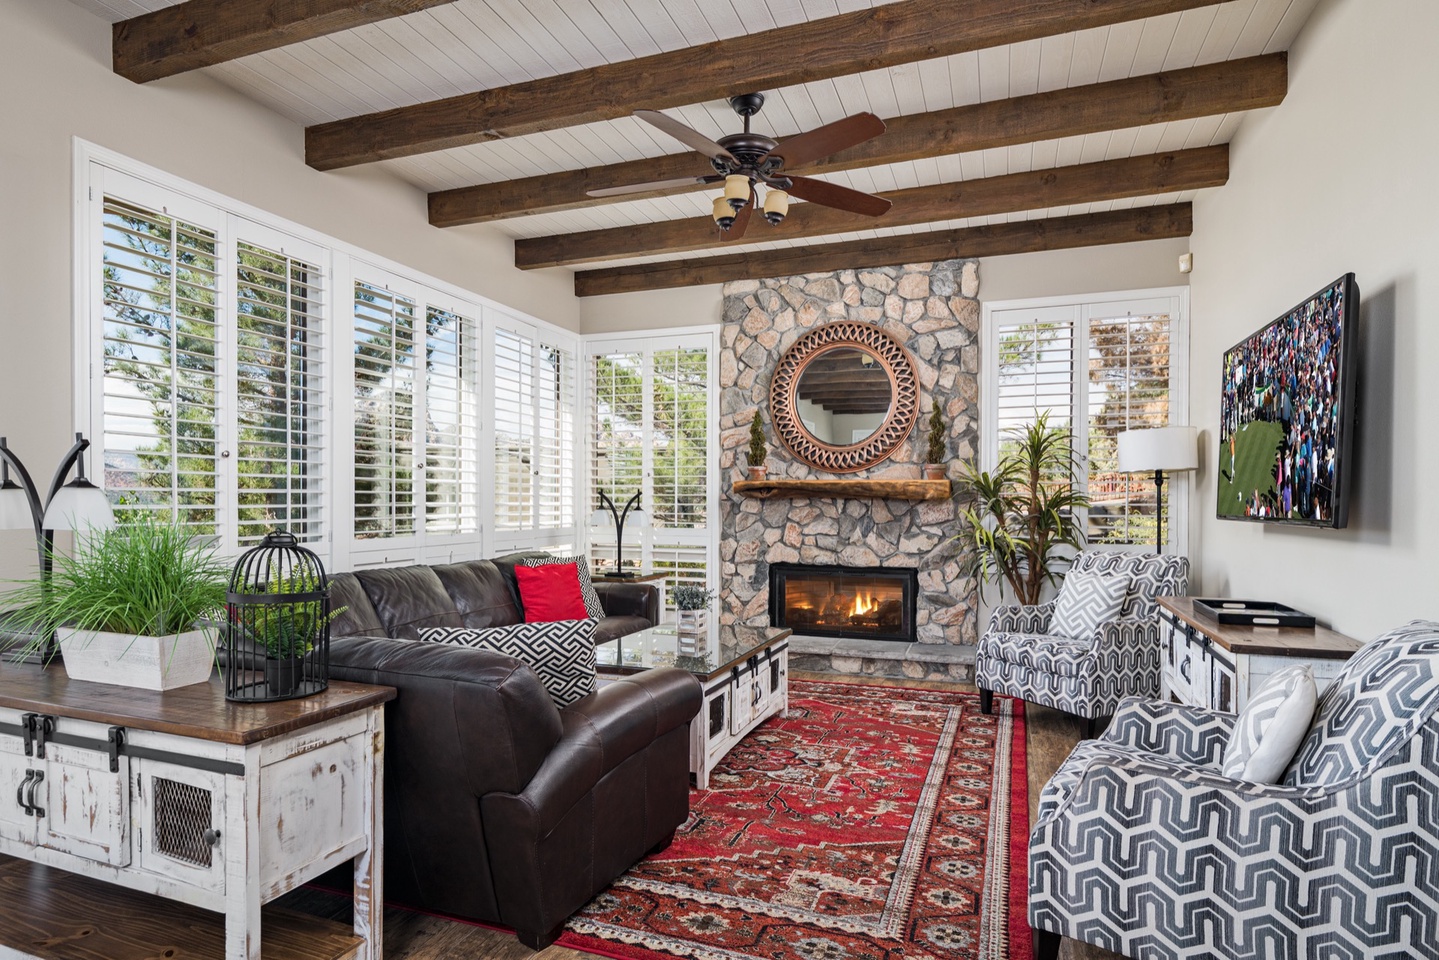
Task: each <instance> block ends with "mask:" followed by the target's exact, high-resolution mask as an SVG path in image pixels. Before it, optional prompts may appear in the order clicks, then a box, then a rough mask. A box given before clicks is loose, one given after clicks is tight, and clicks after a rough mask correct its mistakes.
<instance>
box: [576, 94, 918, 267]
mask: <svg viewBox="0 0 1439 960" xmlns="http://www.w3.org/2000/svg"><path fill="white" fill-rule="evenodd" d="M729 105H730V107H731V108H732V109H733V110H734V112H735V113H737V114H739V115H740V116H741V117H743V118H744V132H743V133H732V134H730V135H729V136H725V137H720V138H719V140H718V141H715V140H711V139H710V138H709V137H706V136H705V135H704V134H702V133H700V132H699V131H698V130H695V129H692V128H691V127H687V126H685V125H684V124H683V123H680V122H679V121H678V120H673V119H671V118H669V117H667V116H665V115H664V114H663V113H659V112H658V111H655V110H636V111H635V114H634V115H635V116H636V117H639V118H640V119H641V120H643V121H645V122H646V123H649V124H653V125H654V126H656V127H658V128H659V129H660V130H663V131H664V132H665V133H667V134H669V135H670V136H672V137H674V138H675V139H676V140H678V141H680V142H681V143H683V144H684V145H685V146H687V147H689V148H691V149H693V150H698V151H699V152H700V153H703V154H704V155H705V156H707V157H709V158H710V164H711V165H712V166H713V167H714V169H715V172H714V173H712V174H707V175H705V176H700V177H681V178H678V179H674V180H658V181H654V182H652V183H636V184H631V185H629V186H624V187H608V188H606V189H603V190H591V191H589V195H590V196H592V197H619V196H624V195H626V194H630V193H649V192H651V191H654V190H664V189H668V188H672V187H680V186H688V185H690V184H695V183H719V182H720V181H724V195H723V196H721V197H717V198H716V199H715V202H714V213H713V216H714V221H715V223H716V224H718V225H719V228H720V230H721V231H723V234H724V239H726V240H738V239H739V238H740V237H742V236H744V232H745V228H747V227H748V226H749V220H750V215H751V214H752V213H753V212H754V208H755V207H756V205H758V204H759V196H758V193H757V192H756V189H755V188H756V187H757V186H758V185H759V184H763V185H764V187H765V196H764V205H763V208H762V209H763V212H764V218H765V220H767V221H768V222H769V223H770V224H771V225H776V224H778V223H780V221H782V220H784V218H785V216H786V215H787V214H788V213H789V198H790V197H791V196H795V197H799V198H800V199H801V200H808V201H809V202H810V203H818V204H822V205H824V206H826V207H834V208H836V209H839V210H848V211H849V212H851V213H858V214H862V215H864V216H866V217H877V216H879V215H881V214H883V213H884V212H885V211H886V210H888V209H889V207H890V202H889V201H888V200H886V199H884V198H883V197H876V196H874V195H873V194H868V193H861V192H859V191H858V190H851V189H849V188H848V187H841V186H839V185H838V184H834V183H829V182H828V181H825V180H815V179H812V178H810V177H799V176H795V175H793V174H788V173H785V168H786V167H802V166H804V165H805V164H807V163H812V162H814V161H815V160H818V159H820V158H821V157H827V156H829V155H830V154H832V153H838V152H839V151H840V150H846V149H848V148H850V147H853V146H855V145H856V144H860V143H863V142H864V141H866V140H869V139H872V138H874V137H877V136H879V135H880V134H881V133H884V121H883V120H881V119H880V118H879V117H876V116H875V115H874V114H872V113H856V114H854V115H853V116H850V117H845V118H844V119H843V120H836V121H835V122H834V123H827V124H825V125H824V126H822V127H816V128H815V129H813V130H811V131H809V132H808V133H801V134H798V135H796V136H793V137H790V138H789V139H788V140H783V141H776V140H772V139H770V138H769V137H766V136H764V135H762V134H758V133H751V132H750V129H749V124H750V118H751V117H753V116H754V115H755V114H757V113H759V111H760V108H761V107H763V106H764V94H762V93H744V94H740V95H739V96H737V97H730V98H729Z"/></svg>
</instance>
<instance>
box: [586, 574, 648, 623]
mask: <svg viewBox="0 0 1439 960" xmlns="http://www.w3.org/2000/svg"><path fill="white" fill-rule="evenodd" d="M595 593H597V594H599V597H600V606H602V607H604V608H605V615H606V616H609V617H641V618H643V619H645V620H648V621H649V622H650V623H652V624H656V623H659V622H660V591H659V588H658V587H656V586H655V585H654V584H652V583H597V584H595Z"/></svg>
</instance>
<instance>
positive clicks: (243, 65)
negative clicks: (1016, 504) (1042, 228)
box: [72, 0, 1318, 266]
mask: <svg viewBox="0 0 1439 960" xmlns="http://www.w3.org/2000/svg"><path fill="white" fill-rule="evenodd" d="M72 2H74V3H76V4H78V5H79V6H81V7H83V8H85V9H87V10H89V11H91V12H93V13H95V14H96V15H98V16H100V17H103V18H104V19H106V20H107V21H112V22H113V21H116V20H122V19H126V18H128V17H133V16H136V15H138V14H141V13H145V12H147V11H149V10H154V9H158V8H160V7H165V6H170V5H171V4H172V3H175V2H178V0H72ZM1317 3H1318V0H1231V2H1229V3H1224V4H1222V5H1219V6H1213V7H1206V8H1203V9H1198V10H1191V11H1187V12H1185V13H1182V14H1172V15H1169V16H1163V17H1153V18H1149V19H1146V20H1138V21H1134V22H1131V23H1124V24H1119V25H1116V26H1112V27H1101V28H1097V29H1093V30H1084V31H1079V32H1075V33H1069V34H1064V35H1061V36H1056V37H1050V38H1046V39H1043V40H1034V41H1028V42H1025V43H1018V44H1012V45H1009V46H1004V47H996V48H992V49H987V50H980V51H976V52H972V53H965V54H959V55H956V56H952V57H945V58H940V59H936V60H929V61H924V62H921V63H913V64H905V65H902V66H898V67H892V68H889V69H884V70H874V71H869V72H866V73H860V74H854V75H851V76H847V77H837V78H835V79H832V80H822V81H816V82H813V83H807V84H802V85H799V86H794V87H786V88H784V89H781V90H774V91H770V90H767V91H764V92H765V94H766V96H767V98H768V99H767V101H766V103H765V108H764V111H763V112H762V113H761V114H760V115H759V117H757V118H756V120H755V129H756V130H758V131H760V132H764V133H768V134H770V135H772V136H775V137H777V138H783V137H786V136H790V135H793V134H796V133H799V132H801V131H803V130H808V129H810V128H813V127H816V126H818V125H820V124H823V123H829V122H831V121H834V120H838V119H840V118H841V117H844V116H846V115H848V114H852V113H857V112H859V111H862V110H868V111H871V112H873V113H876V114H878V115H879V116H880V117H894V116H901V115H905V114H913V113H923V112H926V111H933V110H943V109H947V108H950V107H955V106H963V105H965V104H971V103H978V102H986V101H990V100H1000V99H1004V98H1006V97H1017V96H1023V95H1025V94H1031V93H1038V92H1042V91H1047V90H1055V89H1059V88H1063V87H1071V86H1081V85H1085V84H1091V83H1096V82H1100V81H1105V80H1116V79H1122V78H1125V77H1130V76H1137V75H1142V74H1147V73H1154V72H1156V71H1160V70H1174V69H1180V68H1183V67H1191V66H1196V65H1199V64H1206V63H1213V62H1216V61H1220V60H1231V59H1236V58H1239V57H1248V56H1255V55H1257V54H1262V53H1272V52H1275V51H1279V50H1286V49H1288V47H1289V45H1290V44H1291V43H1292V42H1293V41H1294V38H1295V36H1296V35H1297V34H1298V32H1299V30H1300V28H1301V27H1302V26H1303V24H1304V22H1305V21H1306V20H1307V19H1308V17H1309V15H1310V14H1311V13H1312V12H1313V9H1314V7H1315V6H1316V5H1317ZM878 5H879V4H878V3H872V2H869V0H703V2H702V0H458V2H456V3H453V4H449V5H446V6H440V7H435V8H433V9H430V10H426V11H423V12H420V13H415V14H410V15H408V16H405V17H399V18H396V19H392V20H386V21H382V22H380V23H377V24H373V25H370V26H366V27H362V28H359V29H356V30H350V31H347V32H344V33H339V34H335V35H332V36H328V37H321V38H318V39H315V40H310V41H307V42H304V43H299V44H294V45H292V46H288V47H283V48H281V49H278V50H273V51H269V52H266V53H261V54H256V55H254V56H250V57H245V58H244V59H241V60H237V61H233V62H230V63H226V64H220V65H217V66H214V67H208V68H206V71H207V72H208V73H210V74H211V75H213V76H215V77H217V78H218V79H220V80H221V81H223V82H224V83H226V84H228V85H230V86H232V87H234V88H236V89H237V90H239V91H241V92H243V93H245V94H247V95H248V96H250V97H253V98H254V99H255V100H258V101H259V102H261V103H264V104H266V105H267V106H269V107H271V108H272V109H274V110H275V111H276V112H278V113H280V114H283V115H284V116H286V117H289V118H290V119H292V120H294V121H296V122H297V123H300V124H304V125H310V124H315V123H322V122H325V121H328V120H337V119H341V118H344V117H350V116H355V115H358V114H363V113H370V112H373V111H377V110H386V109H389V108H392V107H400V106H407V105H410V104H414V103H420V102H424V101H427V100H434V99H438V98H441V97H448V96H454V95H457V94H462V93H468V92H472V91H475V90H481V89H487V88H490V87H497V86H504V85H506V84H512V83H519V82H522V81H525V80H532V79H536V78H539V77H545V76H551V75H555V74H559V73H566V72H569V71H573V70H579V69H583V68H586V67H592V66H597V65H599V64H603V63H612V62H616V61H622V60H630V59H633V58H635V57H643V56H648V55H650V54H654V53H660V52H663V51H666V50H673V49H678V48H682V47H688V46H694V45H696V44H701V43H708V42H710V41H713V40H718V39H727V38H732V37H741V36H742V35H744V34H746V33H753V32H757V31H761V30H769V29H773V28H774V27H776V26H785V25H788V24H793V23H798V22H803V21H806V20H815V19H821V18H824V17H829V16H834V15H835V14H837V13H843V12H848V11H851V10H855V9H862V8H865V7H871V6H878ZM739 42H742V41H739ZM159 82H160V83H164V82H165V81H163V80H161V81H159ZM733 92H734V93H742V92H745V91H743V90H735V91H733ZM668 112H669V113H670V115H671V116H674V117H677V118H678V119H680V120H682V121H684V122H685V123H687V124H689V125H690V126H692V127H694V128H695V129H696V130H699V131H700V132H701V133H703V134H705V135H706V136H709V137H713V138H716V139H717V138H719V137H720V136H723V135H724V134H726V133H732V132H735V131H736V130H738V129H739V125H740V121H739V118H738V117H736V116H735V115H734V113H733V112H731V110H730V109H729V107H728V105H727V104H725V103H724V102H723V101H719V100H717V101H714V102H711V103H703V104H695V105H692V106H687V107H683V108H679V109H676V110H671V111H668ZM1242 116H1243V115H1242V114H1229V115H1225V116H1219V117H1206V118H1202V119H1197V120H1185V121H1180V122H1175V123H1166V124H1157V125H1153V126H1147V127H1139V128H1133V129H1128V130H1117V131H1112V132H1108V133H1103V134H1093V135H1090V136H1084V137H1067V138H1064V139H1060V140H1049V141H1043V142H1039V143H1033V144H1024V145H1020V146H1014V147H1006V148H998V149H993V150H984V151H978V152H974V153H965V154H959V155H955V156H948V157H942V158H937V159H930V160H916V161H909V162H905V163H898V164H889V165H884V166H877V167H870V168H867V169H862V170H851V171H845V172H841V173H833V174H828V175H824V177H823V179H828V180H833V181H834V182H836V183H840V184H843V185H845V186H849V187H853V188H855V189H858V190H863V191H867V192H880V193H882V192H885V191H889V190H896V189H903V188H906V187H916V186H925V185H929V184H935V183H948V182H957V181H963V180H971V179H975V178H979V177H994V176H1001V175H1004V174H1008V173H1020V172H1025V171H1029V170H1039V169H1046V168H1051V167H1055V166H1065V165H1070V164H1075V163H1085V162H1089V161H1094V160H1112V159H1122V158H1125V157H1130V156H1135V155H1140V154H1148V153H1155V152H1161V151H1166V150H1175V149H1181V148H1188V147H1202V146H1209V145H1211V144H1216V143H1227V142H1228V141H1229V140H1230V138H1231V137H1232V136H1233V135H1234V132H1235V130H1236V129H1237V128H1238V126H1239V122H1240V120H1241V119H1242ZM684 149H685V148H684V147H682V146H681V145H680V144H678V143H677V142H674V141H671V140H670V139H669V138H668V137H666V136H665V135H664V134H662V133H660V132H659V131H657V130H655V129H654V128H652V127H650V126H649V125H648V124H645V123H642V122H641V121H638V120H635V119H632V118H624V119H620V120H614V121H609V122H604V123H593V124H587V125H585V126H580V127H573V128H569V129H565V130H558V131H553V132H550V133H541V134H533V135H531V136H525V137H516V138H513V139H510V140H501V141H492V142H487V143H482V144H477V145H475V146H469V147H461V148H457V149H452V150H445V151H441V152H437V153H430V154H424V155H421V156H416V157H407V158H403V159H398V160H387V161H383V162H382V163H381V165H382V166H383V167H385V168H387V169H388V170H389V171H391V172H392V173H393V174H394V175H396V176H398V177H400V178H402V179H404V180H406V181H408V182H410V183H413V184H414V185H416V186H418V187H420V188H421V189H423V190H425V191H434V190H445V189H449V188H453V187H463V186H468V185H471V184H478V183H491V182H495V181H499V180H509V179H516V178H519V177H529V176H536V175H539V174H545V173H556V172H559V171H562V170H572V169H578V168H581V167H588V166H596V165H600V164H609V163H618V162H621V161H630V160H639V159H643V158H645V157H653V156H658V155H661V154H666V153H679V152H683V151H684ZM707 172H709V171H708V170H707V169H706V168H704V167H703V166H702V165H701V168H700V169H697V170H696V174H697V175H698V174H703V173H707ZM711 199H712V194H709V193H703V192H701V193H689V194H680V195H678V196H673V197H664V198H659V199H651V200H638V201H630V202H627V203H618V204H610V205H605V206H598V207H592V208H589V209H585V210H575V211H567V212H564V213H552V214H543V215H539V216H529V217H520V218H515V219H511V220H504V221H499V222H497V223H496V224H494V226H496V227H498V228H499V229H500V230H502V231H504V232H506V233H508V234H510V235H512V236H514V237H537V236H547V235H550V234H557V233H572V232H576V231H581V230H593V229H600V228H605V227H614V226H624V225H629V224H637V223H647V222H653V221H659V220H671V219H676V218H681V217H697V216H707V215H708V213H709V207H710V200H711ZM1190 199H1193V191H1190V192H1186V193H1182V194H1168V195H1164V196H1152V197H1142V198H1138V199H1133V200H1121V201H1113V202H1106V203H1097V204H1085V205H1081V206H1075V207H1065V208H1059V209H1053V210H1037V211H1024V212H1020V213H1015V214H1007V215H1000V216H994V217H980V218H974V219H970V220H953V221H946V222H943V223H937V224H928V225H924V226H919V227H890V228H877V229H875V230H868V231H864V232H860V233H853V234H844V235H840V236H829V237H823V238H816V239H808V240H799V241H794V240H784V239H768V238H767V237H766V234H767V232H768V231H769V230H771V229H772V228H770V227H768V226H767V225H765V224H763V223H762V222H760V221H759V220H758V219H756V221H755V222H754V223H753V224H752V225H751V227H750V231H749V234H748V236H747V238H746V239H747V240H751V241H754V242H747V243H744V244H742V245H739V244H736V245H734V246H731V247H729V248H727V249H725V250H721V251H712V252H711V254H723V253H732V252H735V251H736V250H737V249H745V250H754V249H764V248H767V247H788V246H803V245H809V244H814V243H822V242H829V241H832V240H837V239H859V238H870V237H881V236H893V235H899V234H908V233H916V232H922V231H925V230H933V229H944V228H950V227H963V226H976V225H981V224H986V223H995V222H1004V221H1008V220H1017V219H1029V218H1032V217H1041V216H1062V215H1068V214H1081V213H1092V212H1100V211H1104V210H1114V209H1124V208H1128V207H1135V206H1148V205H1152V204H1158V203H1172V202H1176V201H1184V200H1190ZM459 229H464V228H459ZM782 233H783V227H782V226H781V227H779V228H777V229H775V231H774V236H775V237H779V236H781V235H782ZM700 255H703V254H700ZM692 256H696V254H692V253H691V254H682V255H675V256H661V257H651V258H646V259H631V260H627V261H624V262H625V263H639V262H646V260H668V259H680V258H681V257H692ZM606 265H610V264H595V265H591V266H606Z"/></svg>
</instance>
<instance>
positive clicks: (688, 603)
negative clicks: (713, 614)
mask: <svg viewBox="0 0 1439 960" xmlns="http://www.w3.org/2000/svg"><path fill="white" fill-rule="evenodd" d="M713 598H714V592H713V591H711V590H706V589H705V588H704V587H702V586H700V585H699V584H697V583H681V584H679V585H678V586H676V587H675V589H674V600H675V611H676V621H677V623H676V626H677V628H678V632H679V633H681V634H683V635H687V636H699V635H701V634H703V633H704V632H705V631H706V629H707V628H708V627H709V606H710V600H712V599H713Z"/></svg>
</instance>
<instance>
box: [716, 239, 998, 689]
mask: <svg viewBox="0 0 1439 960" xmlns="http://www.w3.org/2000/svg"><path fill="white" fill-rule="evenodd" d="M978 270H979V264H978V262H977V261H973V260H968V261H955V260H951V261H944V262H937V263H917V264H909V265H906V266H902V267H879V268H874V269H866V270H842V271H838V272H835V273H825V274H807V275H804V276H795V277H784V278H777V279H771V280H749V281H735V282H731V283H728V284H726V285H725V288H724V315H723V327H722V330H721V335H720V353H719V358H718V359H719V378H720V414H721V420H720V466H721V477H722V480H721V496H720V514H721V515H720V530H721V538H720V574H721V585H722V589H721V603H720V616H721V618H722V619H723V620H725V621H726V622H744V623H754V624H764V623H769V622H770V618H771V613H772V611H773V610H774V609H775V605H776V604H777V603H780V602H781V601H782V600H783V599H784V598H775V597H772V595H771V582H772V581H771V567H772V565H774V564H791V565H793V564H806V565H812V566H814V565H818V566H824V567H833V568H840V567H849V568H861V569H876V570H889V569H894V570H896V571H912V576H913V579H914V584H915V587H914V593H913V602H914V610H913V614H912V621H911V623H910V624H908V625H904V626H905V627H906V628H912V631H913V634H912V635H913V639H914V641H916V643H914V644H899V643H896V644H888V645H883V646H887V647H892V648H894V649H896V650H909V651H915V650H920V649H922V647H921V645H932V647H933V648H934V653H935V654H936V657H935V659H937V660H943V661H945V662H952V661H950V660H948V659H946V658H945V657H942V656H939V654H942V653H943V649H944V647H945V646H950V645H961V644H963V645H972V644H974V643H975V642H976V638H977V607H978V603H977V599H976V594H975V586H974V583H973V581H971V580H969V579H966V578H964V577H962V576H961V575H960V570H959V564H958V561H957V559H956V554H955V548H954V545H953V544H952V543H951V540H952V538H953V536H954V534H955V533H956V532H957V531H956V529H955V518H956V514H957V510H956V504H955V501H954V500H953V499H950V500H927V501H910V500H899V499H840V498H830V497H813V498H781V497H773V498H770V499H752V498H750V497H746V496H742V495H740V494H737V493H735V492H734V482H735V481H737V480H741V479H743V478H744V467H745V465H746V462H745V457H744V451H745V448H746V446H747V442H748V436H749V434H748V427H749V422H750V420H751V418H752V417H753V416H754V413H755V411H756V409H758V410H759V411H760V413H761V416H762V417H763V419H764V421H765V425H766V434H767V438H768V440H769V455H768V460H767V461H766V465H767V466H768V468H769V476H770V478H771V479H774V478H789V479H835V478H836V475H835V474H828V473H824V472H822V471H818V470H816V469H815V468H813V467H810V466H808V465H806V464H804V463H802V462H800V461H799V460H797V459H796V458H794V457H793V456H792V455H791V454H790V453H789V451H788V450H786V449H785V448H784V447H783V446H782V445H781V444H780V443H779V442H778V441H777V440H776V439H775V437H774V432H773V430H772V429H771V428H770V424H771V423H772V413H771V411H770V410H769V409H768V390H769V384H770V378H771V376H772V374H773V371H774V367H775V364H776V363H777V362H778V361H779V359H780V357H781V356H782V355H783V353H784V352H785V350H786V349H788V348H789V346H790V345H791V344H793V343H794V342H795V341H796V340H797V339H798V338H799V337H801V336H803V335H804V334H806V333H808V332H809V331H810V330H812V329H814V328H815V327H817V326H819V325H821V324H824V323H826V322H829V321H832V320H852V321H860V322H865V323H873V324H876V325H879V326H881V327H882V328H883V329H884V330H885V331H887V332H888V333H890V334H891V335H892V336H893V337H894V338H895V339H896V340H898V341H899V342H900V343H901V344H903V345H904V347H905V349H906V350H907V351H908V353H909V355H910V356H911V357H912V358H913V361H914V364H915V371H916V374H917V376H918V379H919V385H920V389H921V392H922V396H921V402H920V410H921V416H920V419H919V423H918V424H917V425H916V427H915V429H914V431H913V433H912V434H911V435H910V437H909V438H908V440H907V441H906V442H904V443H902V444H901V445H900V446H899V447H898V449H896V450H895V452H894V453H893V455H892V456H891V457H890V458H889V459H888V460H886V461H884V462H882V463H880V464H878V465H877V466H875V467H872V468H870V469H868V470H863V471H860V472H857V473H849V474H845V475H844V477H845V478H846V479H915V478H918V477H919V476H920V475H921V471H922V465H923V462H924V457H925V449H926V443H925V441H926V436H927V423H928V415H929V412H930V403H931V399H937V400H938V401H939V404H940V409H941V411H942V413H943V417H944V419H945V422H946V424H947V444H946V446H947V448H948V450H947V452H948V457H949V463H948V473H949V477H950V479H951V480H953V479H956V478H957V477H958V475H959V473H958V465H959V462H960V461H962V460H967V459H970V458H972V457H973V456H974V453H975V449H976V445H977V442H978V433H977V431H978V422H979V409H978V404H979V322H980V305H979V300H978V299H977V296H978V292H979V273H978ZM844 589H845V588H835V589H834V590H832V591H831V593H830V594H827V595H826V597H832V596H835V595H836V594H838V593H843V592H844ZM801 599H802V598H801ZM815 599H817V598H815ZM852 599H853V598H851V600H852ZM892 599H894V598H893V597H886V596H884V595H883V592H882V591H881V594H880V603H881V604H883V603H884V602H885V601H886V600H892ZM901 599H902V598H901ZM810 602H811V605H813V602H814V599H812V600H811V601H810ZM825 602H829V601H828V600H826V601H825ZM837 602H838V601H836V603H837ZM887 609H888V611H889V612H888V613H887V614H886V617H885V619H892V617H891V616H890V614H892V613H893V607H892V606H891V607H889V608H887ZM876 613H877V610H876ZM809 615H810V614H809V613H802V614H801V616H809ZM852 615H854V614H853V613H851V614H850V616H852ZM826 617H827V619H828V620H829V621H830V623H831V625H834V624H833V621H834V619H835V613H834V612H833V611H832V612H831V613H830V614H828V615H826ZM841 619H845V618H841ZM876 619H877V618H876V617H869V616H868V615H866V614H860V615H859V616H858V619H857V620H854V621H850V622H849V623H848V626H846V625H844V624H839V625H835V629H833V630H832V631H826V630H825V629H824V625H821V624H808V625H806V630H805V632H809V633H813V634H814V635H817V636H827V637H832V638H835V639H837V640H840V641H841V642H845V643H849V644H851V645H853V644H856V643H861V644H862V643H865V642H866V641H860V640H854V639H852V638H854V637H856V636H858V635H860V634H859V633H857V632H856V631H857V630H859V629H861V628H862V627H863V626H864V624H865V623H866V622H868V621H874V620H876ZM791 625H792V626H793V624H791ZM887 655H888V656H898V654H887ZM872 672H887V671H878V670H876V671H872ZM931 672H932V671H931ZM903 673H904V674H905V675H909V676H922V675H926V674H925V672H923V671H916V670H913V669H909V668H908V667H906V668H905V669H904V671H903ZM950 675H956V674H955V672H954V671H950Z"/></svg>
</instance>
